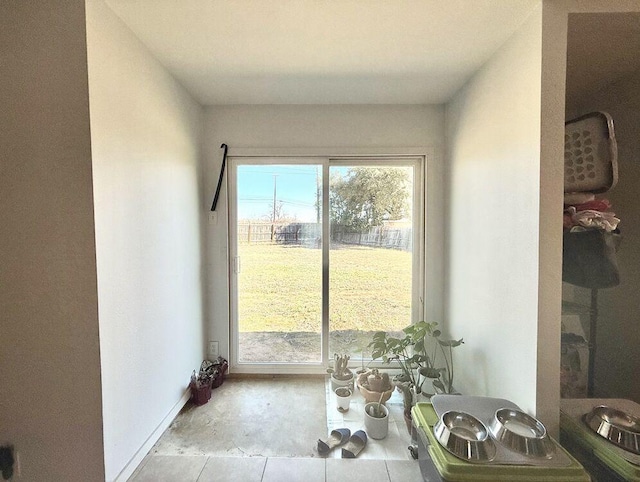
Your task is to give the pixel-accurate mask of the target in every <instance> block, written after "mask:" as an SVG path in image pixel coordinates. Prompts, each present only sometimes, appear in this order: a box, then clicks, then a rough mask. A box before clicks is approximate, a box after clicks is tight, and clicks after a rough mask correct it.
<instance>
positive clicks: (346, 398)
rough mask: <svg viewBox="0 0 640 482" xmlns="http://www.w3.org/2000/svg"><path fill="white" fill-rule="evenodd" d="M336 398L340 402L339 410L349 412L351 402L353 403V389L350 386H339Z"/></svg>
mask: <svg viewBox="0 0 640 482" xmlns="http://www.w3.org/2000/svg"><path fill="white" fill-rule="evenodd" d="M335 394H336V400H337V402H338V411H339V412H343V413H344V412H348V411H349V404H350V403H351V396H352V395H353V391H352V390H351V388H349V387H339V388H336V390H335Z"/></svg>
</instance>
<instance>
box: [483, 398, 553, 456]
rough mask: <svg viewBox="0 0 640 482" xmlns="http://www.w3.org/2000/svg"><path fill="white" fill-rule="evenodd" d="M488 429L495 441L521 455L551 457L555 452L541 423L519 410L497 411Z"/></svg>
mask: <svg viewBox="0 0 640 482" xmlns="http://www.w3.org/2000/svg"><path fill="white" fill-rule="evenodd" d="M490 428H491V433H492V435H493V436H494V438H495V439H496V440H498V441H499V442H500V443H501V444H503V445H504V446H506V447H507V448H509V449H511V450H514V451H516V452H518V453H521V454H523V455H527V456H532V457H551V456H552V455H553V453H554V452H555V446H554V444H553V442H552V441H551V439H550V438H549V436H548V435H547V429H546V428H545V427H544V425H543V424H542V422H540V421H539V420H537V419H535V418H533V417H532V416H531V415H528V414H526V413H524V412H521V411H520V410H515V409H512V408H501V409H499V410H497V411H496V414H495V416H494V418H493V421H492V422H491V425H490Z"/></svg>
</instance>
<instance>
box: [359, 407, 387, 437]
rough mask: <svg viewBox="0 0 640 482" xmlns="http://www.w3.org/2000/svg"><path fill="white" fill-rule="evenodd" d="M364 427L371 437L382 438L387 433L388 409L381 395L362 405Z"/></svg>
mask: <svg viewBox="0 0 640 482" xmlns="http://www.w3.org/2000/svg"><path fill="white" fill-rule="evenodd" d="M364 427H365V429H366V431H367V434H369V437H371V438H373V439H383V438H385V437H386V436H387V433H389V409H388V408H387V407H385V406H384V405H383V403H382V397H380V399H379V400H378V401H377V402H369V403H367V404H366V405H365V406H364Z"/></svg>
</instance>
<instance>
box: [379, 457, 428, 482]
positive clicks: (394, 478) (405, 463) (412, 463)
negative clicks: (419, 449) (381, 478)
mask: <svg viewBox="0 0 640 482" xmlns="http://www.w3.org/2000/svg"><path fill="white" fill-rule="evenodd" d="M387 470H388V471H389V478H390V479H391V482H422V480H423V479H422V474H421V473H420V466H419V465H418V461H417V460H387Z"/></svg>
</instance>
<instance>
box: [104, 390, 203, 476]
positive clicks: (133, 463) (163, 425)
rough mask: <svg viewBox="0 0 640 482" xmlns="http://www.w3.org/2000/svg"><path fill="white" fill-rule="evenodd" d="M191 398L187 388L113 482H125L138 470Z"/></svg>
mask: <svg viewBox="0 0 640 482" xmlns="http://www.w3.org/2000/svg"><path fill="white" fill-rule="evenodd" d="M189 398H191V391H190V390H189V389H188V388H187V390H186V391H185V392H184V394H183V395H182V397H181V398H180V400H178V402H177V403H176V404H175V405H174V406H173V408H172V409H171V410H170V411H169V413H168V414H167V416H166V417H164V418H163V419H162V421H161V422H160V424H159V425H158V426H157V427H156V429H155V430H154V431H153V433H151V435H149V438H147V440H145V442H144V443H143V444H142V447H140V448H139V449H138V451H137V452H136V453H135V454H134V456H133V457H131V460H129V462H128V463H127V465H125V467H124V469H122V471H121V472H120V473H119V474H118V476H117V477H116V478H115V479H114V482H125V481H126V480H127V479H129V477H131V475H132V474H133V473H134V472H135V470H136V469H137V468H138V465H140V463H141V462H142V460H143V459H144V458H145V456H146V455H147V453H149V450H151V447H153V446H154V445H155V443H156V442H157V441H158V440H159V439H160V436H161V435H162V434H163V433H164V431H165V430H166V429H167V428H168V427H169V425H171V422H173V419H174V418H175V417H176V415H178V412H180V410H182V407H184V405H185V404H186V403H187V402H188V401H189Z"/></svg>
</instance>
